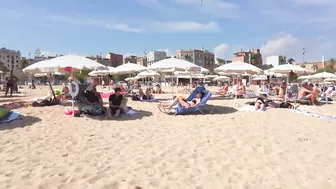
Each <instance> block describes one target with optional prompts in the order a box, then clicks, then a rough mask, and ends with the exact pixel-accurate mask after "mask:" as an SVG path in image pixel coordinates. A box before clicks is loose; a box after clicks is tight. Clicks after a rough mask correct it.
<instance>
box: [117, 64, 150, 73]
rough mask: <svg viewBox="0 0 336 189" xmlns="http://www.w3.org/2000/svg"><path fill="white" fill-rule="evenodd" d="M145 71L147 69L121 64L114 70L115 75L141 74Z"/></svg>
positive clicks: (135, 65)
mask: <svg viewBox="0 0 336 189" xmlns="http://www.w3.org/2000/svg"><path fill="white" fill-rule="evenodd" d="M145 70H147V67H145V66H142V65H139V64H134V63H126V64H122V65H120V66H118V67H116V68H115V69H114V73H115V74H132V73H136V72H142V71H145Z"/></svg>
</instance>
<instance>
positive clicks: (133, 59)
mask: <svg viewBox="0 0 336 189" xmlns="http://www.w3.org/2000/svg"><path fill="white" fill-rule="evenodd" d="M137 59H138V57H137V56H134V55H130V56H126V57H124V61H123V63H124V64H126V63H133V64H136V63H137Z"/></svg>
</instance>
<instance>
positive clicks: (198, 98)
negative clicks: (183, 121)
mask: <svg viewBox="0 0 336 189" xmlns="http://www.w3.org/2000/svg"><path fill="white" fill-rule="evenodd" d="M203 96H204V94H203V93H202V92H199V93H197V96H196V98H194V99H192V100H191V101H190V102H188V101H187V100H186V98H184V97H183V96H179V97H175V99H174V101H173V102H172V103H170V104H166V105H163V107H164V108H166V109H172V108H173V106H175V105H176V104H180V105H181V106H183V107H185V108H189V107H195V106H197V105H198V104H199V103H200V102H201V100H202V98H203Z"/></svg>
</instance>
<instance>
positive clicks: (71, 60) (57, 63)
mask: <svg viewBox="0 0 336 189" xmlns="http://www.w3.org/2000/svg"><path fill="white" fill-rule="evenodd" d="M65 67H72V68H74V69H78V70H94V69H98V68H102V67H104V65H102V64H100V63H98V62H96V61H93V60H91V59H88V58H85V57H82V56H77V55H71V54H70V55H65V56H60V57H57V58H53V59H50V60H43V61H40V62H37V63H35V64H32V65H30V66H28V67H26V68H25V69H23V72H36V71H37V72H38V71H40V72H51V71H53V72H55V71H57V69H58V68H65Z"/></svg>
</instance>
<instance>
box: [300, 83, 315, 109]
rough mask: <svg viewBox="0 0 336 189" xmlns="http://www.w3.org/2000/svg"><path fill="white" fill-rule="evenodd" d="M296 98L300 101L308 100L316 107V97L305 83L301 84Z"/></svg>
mask: <svg viewBox="0 0 336 189" xmlns="http://www.w3.org/2000/svg"><path fill="white" fill-rule="evenodd" d="M298 97H299V99H300V100H309V101H310V103H311V104H313V105H314V106H316V97H315V95H314V91H312V90H310V88H309V85H308V84H307V83H304V84H303V87H301V89H300V90H299V94H298Z"/></svg>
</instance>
